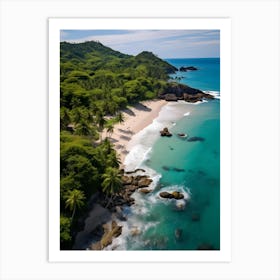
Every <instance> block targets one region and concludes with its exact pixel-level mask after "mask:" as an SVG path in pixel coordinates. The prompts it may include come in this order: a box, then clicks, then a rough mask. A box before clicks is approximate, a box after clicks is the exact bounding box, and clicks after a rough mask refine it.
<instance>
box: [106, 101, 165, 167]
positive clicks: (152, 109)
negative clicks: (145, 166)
mask: <svg viewBox="0 0 280 280" xmlns="http://www.w3.org/2000/svg"><path fill="white" fill-rule="evenodd" d="M166 104H167V101H165V100H151V101H144V102H141V103H139V104H137V105H136V106H133V107H129V109H126V110H124V111H122V112H123V115H124V122H123V123H121V124H116V125H115V126H114V132H113V133H112V135H110V137H108V138H109V139H110V141H111V142H112V143H113V144H114V147H115V149H116V151H117V153H118V155H119V156H120V160H121V163H122V165H123V163H124V159H125V156H126V155H127V154H128V152H129V150H128V148H127V146H128V145H127V144H128V142H129V141H130V140H131V137H132V136H133V135H134V134H136V133H138V132H139V131H141V130H142V129H144V128H145V127H146V126H148V125H149V124H151V123H152V122H153V120H154V119H155V118H156V117H157V116H158V114H159V112H160V110H161V108H162V107H163V106H164V105H166ZM107 136H108V135H107ZM104 137H106V132H105V131H104V132H103V135H102V138H104Z"/></svg>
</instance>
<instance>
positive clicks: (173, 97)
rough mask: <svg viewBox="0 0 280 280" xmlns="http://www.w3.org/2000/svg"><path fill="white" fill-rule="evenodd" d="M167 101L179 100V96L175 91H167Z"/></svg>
mask: <svg viewBox="0 0 280 280" xmlns="http://www.w3.org/2000/svg"><path fill="white" fill-rule="evenodd" d="M164 99H165V101H178V97H177V95H176V94H175V93H167V94H165V95H164Z"/></svg>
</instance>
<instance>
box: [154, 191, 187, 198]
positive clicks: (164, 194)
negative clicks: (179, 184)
mask: <svg viewBox="0 0 280 280" xmlns="http://www.w3.org/2000/svg"><path fill="white" fill-rule="evenodd" d="M159 196H160V197H162V198H169V199H171V198H174V199H183V198H184V195H183V194H182V193H180V192H178V191H174V192H172V193H169V192H161V193H160V194H159Z"/></svg>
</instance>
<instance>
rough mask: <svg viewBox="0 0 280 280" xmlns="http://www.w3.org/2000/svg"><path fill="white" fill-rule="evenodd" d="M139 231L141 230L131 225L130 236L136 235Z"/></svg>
mask: <svg viewBox="0 0 280 280" xmlns="http://www.w3.org/2000/svg"><path fill="white" fill-rule="evenodd" d="M140 233H141V230H140V229H139V228H138V227H133V228H132V229H131V231H130V234H131V236H137V235H139V234H140Z"/></svg>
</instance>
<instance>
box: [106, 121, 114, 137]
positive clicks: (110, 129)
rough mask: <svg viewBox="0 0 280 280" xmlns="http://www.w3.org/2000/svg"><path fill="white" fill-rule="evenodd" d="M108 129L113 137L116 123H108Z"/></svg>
mask: <svg viewBox="0 0 280 280" xmlns="http://www.w3.org/2000/svg"><path fill="white" fill-rule="evenodd" d="M106 131H107V133H109V136H110V137H111V136H112V134H113V132H114V125H113V124H112V123H107V124H106Z"/></svg>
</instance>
